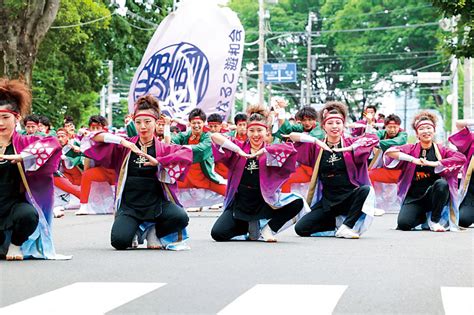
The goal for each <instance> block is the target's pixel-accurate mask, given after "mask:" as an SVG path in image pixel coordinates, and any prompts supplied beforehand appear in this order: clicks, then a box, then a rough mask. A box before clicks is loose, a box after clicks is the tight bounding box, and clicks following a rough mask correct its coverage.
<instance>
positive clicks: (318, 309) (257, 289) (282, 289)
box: [218, 284, 347, 315]
mask: <svg viewBox="0 0 474 315" xmlns="http://www.w3.org/2000/svg"><path fill="white" fill-rule="evenodd" d="M346 288H347V286H345V285H299V284H257V285H256V286H254V287H253V288H251V289H250V290H248V291H247V292H245V293H244V294H242V295H241V296H239V297H238V298H237V299H235V300H234V301H233V302H232V303H230V304H229V305H227V306H226V307H225V308H224V309H222V310H221V311H220V312H219V313H218V314H219V315H230V314H239V315H240V314H247V315H249V314H272V315H275V314H332V312H333V311H334V308H335V307H336V305H337V302H338V301H339V299H340V298H341V296H342V294H343V293H344V291H345V290H346Z"/></svg>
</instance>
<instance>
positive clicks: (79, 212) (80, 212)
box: [74, 203, 89, 215]
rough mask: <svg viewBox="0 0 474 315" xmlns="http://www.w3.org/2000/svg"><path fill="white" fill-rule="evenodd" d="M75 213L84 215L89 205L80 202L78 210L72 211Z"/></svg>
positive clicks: (87, 211)
mask: <svg viewBox="0 0 474 315" xmlns="http://www.w3.org/2000/svg"><path fill="white" fill-rule="evenodd" d="M74 214H75V215H86V214H89V207H88V204H87V203H81V206H80V207H79V210H77V211H76V213H74Z"/></svg>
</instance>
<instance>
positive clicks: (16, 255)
mask: <svg viewBox="0 0 474 315" xmlns="http://www.w3.org/2000/svg"><path fill="white" fill-rule="evenodd" d="M6 259H7V260H23V253H22V252H21V248H20V246H16V245H13V244H10V246H9V247H8V252H7V257H6Z"/></svg>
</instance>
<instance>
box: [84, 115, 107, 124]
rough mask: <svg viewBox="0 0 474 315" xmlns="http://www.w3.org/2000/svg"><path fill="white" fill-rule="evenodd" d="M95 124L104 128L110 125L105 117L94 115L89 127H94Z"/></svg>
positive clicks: (90, 119) (90, 118)
mask: <svg viewBox="0 0 474 315" xmlns="http://www.w3.org/2000/svg"><path fill="white" fill-rule="evenodd" d="M93 123H96V124H99V125H101V126H102V127H105V126H107V125H108V123H107V119H106V118H105V117H104V116H101V115H93V116H91V117H89V124H88V126H90V125H92V124H93Z"/></svg>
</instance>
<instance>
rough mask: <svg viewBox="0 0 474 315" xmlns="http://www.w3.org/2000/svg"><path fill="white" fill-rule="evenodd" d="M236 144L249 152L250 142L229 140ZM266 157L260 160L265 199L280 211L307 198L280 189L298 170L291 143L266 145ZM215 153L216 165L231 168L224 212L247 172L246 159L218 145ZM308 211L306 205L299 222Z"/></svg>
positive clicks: (261, 186)
mask: <svg viewBox="0 0 474 315" xmlns="http://www.w3.org/2000/svg"><path fill="white" fill-rule="evenodd" d="M229 140H230V141H232V142H233V143H235V144H236V145H237V146H239V148H241V149H242V150H243V151H244V152H246V153H250V141H248V140H246V141H245V142H242V141H240V140H237V139H235V138H233V139H229ZM265 150H266V152H265V154H264V155H261V156H259V157H258V166H259V172H260V173H259V178H260V189H261V193H262V197H263V199H264V200H265V202H266V203H268V204H269V205H270V206H271V207H272V208H274V209H278V208H281V207H283V206H285V205H287V204H289V203H290V202H292V201H294V200H296V199H300V198H301V199H304V198H302V197H301V196H299V195H297V194H295V193H289V194H286V193H282V192H281V186H282V185H283V183H284V182H285V181H286V180H287V179H288V178H289V177H290V175H291V174H292V173H293V172H294V171H295V170H296V156H297V154H296V153H297V152H296V150H295V148H294V146H293V144H291V143H282V144H273V145H265ZM212 151H213V154H214V159H215V162H221V163H223V164H224V165H225V166H226V167H227V168H228V169H229V172H228V177H229V178H228V182H227V190H226V195H225V200H224V209H226V208H227V207H228V206H229V205H230V204H231V202H232V200H233V199H234V197H235V194H236V193H237V189H238V187H239V183H240V180H241V179H242V174H243V172H244V168H245V164H246V163H247V159H245V158H243V157H241V156H240V155H238V154H237V153H235V152H232V151H230V150H227V149H223V148H222V147H220V146H219V145H216V144H213V145H212ZM308 210H309V209H308V208H307V205H306V206H305V207H304V208H303V209H302V212H300V214H299V215H298V216H297V218H296V220H297V219H299V218H300V217H301V216H302V215H303V214H304V213H306V212H307V211H308ZM295 222H296V221H293V222H291V223H290V222H289V223H288V224H285V225H284V226H283V227H282V228H281V229H280V231H282V230H284V229H285V228H287V227H288V226H290V225H291V224H294V223H295ZM280 231H278V232H280Z"/></svg>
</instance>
